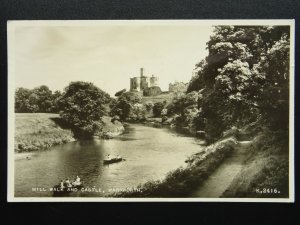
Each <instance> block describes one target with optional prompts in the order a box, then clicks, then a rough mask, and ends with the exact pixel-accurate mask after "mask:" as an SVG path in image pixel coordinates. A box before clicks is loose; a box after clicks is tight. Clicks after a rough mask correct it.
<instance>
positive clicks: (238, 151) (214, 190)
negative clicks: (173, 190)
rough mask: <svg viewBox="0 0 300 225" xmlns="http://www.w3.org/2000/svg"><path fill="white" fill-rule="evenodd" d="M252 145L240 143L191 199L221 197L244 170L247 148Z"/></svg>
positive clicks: (247, 142) (248, 142) (246, 142)
mask: <svg viewBox="0 0 300 225" xmlns="http://www.w3.org/2000/svg"><path fill="white" fill-rule="evenodd" d="M250 143H251V141H240V142H239V144H238V145H237V146H236V148H235V150H234V152H233V153H232V155H231V156H230V157H229V158H227V159H226V160H225V161H224V162H223V163H222V165H221V166H219V167H218V168H217V169H216V170H215V172H213V173H212V174H211V175H210V177H209V178H208V179H207V180H206V181H205V182H204V183H203V184H202V185H201V187H199V189H198V190H196V191H195V192H193V193H192V195H191V197H197V198H218V197H220V196H221V195H222V194H223V192H224V191H225V190H226V189H227V187H228V186H229V185H230V183H231V182H232V181H233V179H234V177H235V176H236V175H237V174H238V173H239V172H240V170H241V169H242V167H243V161H244V159H245V157H246V147H247V146H248V145H249V144H250Z"/></svg>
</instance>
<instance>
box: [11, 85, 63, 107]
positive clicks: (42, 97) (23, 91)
mask: <svg viewBox="0 0 300 225" xmlns="http://www.w3.org/2000/svg"><path fill="white" fill-rule="evenodd" d="M61 95H62V94H61V92H60V91H55V92H52V91H51V90H50V89H49V87H47V86H46V85H42V86H39V87H36V88H33V89H27V88H22V87H20V88H17V90H16V91H15V112H16V113H58V112H59V108H58V104H57V101H58V99H59V98H60V97H61Z"/></svg>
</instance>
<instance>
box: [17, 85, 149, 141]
mask: <svg viewBox="0 0 300 225" xmlns="http://www.w3.org/2000/svg"><path fill="white" fill-rule="evenodd" d="M150 109H152V106H151V107H150V108H149V107H148V110H150ZM146 111H147V107H146V106H145V105H143V104H142V96H141V95H140V94H139V93H136V92H126V90H122V91H119V92H117V93H116V98H112V97H110V95H109V94H107V93H106V92H104V91H103V90H101V89H100V88H98V87H97V86H95V85H94V84H93V83H90V82H81V81H76V82H71V83H70V84H69V85H68V86H67V87H65V89H64V91H63V92H62V93H61V92H59V91H55V92H52V91H51V90H50V89H49V88H48V87H47V86H45V85H42V86H40V87H36V88H33V89H26V88H18V89H17V90H16V92H15V112H16V113H59V114H60V117H61V119H62V120H63V121H64V122H66V123H67V124H68V125H69V126H71V127H72V128H73V131H75V132H76V134H77V135H80V136H81V137H90V136H93V135H96V134H97V133H99V132H101V131H102V128H103V122H102V121H101V118H102V117H103V116H111V117H112V121H116V120H118V121H131V122H134V121H143V120H144V119H145V113H146Z"/></svg>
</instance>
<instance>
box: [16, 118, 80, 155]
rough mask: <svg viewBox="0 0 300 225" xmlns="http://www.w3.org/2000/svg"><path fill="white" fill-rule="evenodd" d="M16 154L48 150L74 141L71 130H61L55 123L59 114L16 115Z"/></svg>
mask: <svg viewBox="0 0 300 225" xmlns="http://www.w3.org/2000/svg"><path fill="white" fill-rule="evenodd" d="M15 115H16V117H15V152H29V151H36V150H42V149H47V148H49V147H51V146H54V145H59V144H63V143H67V142H70V141H73V140H74V138H73V133H72V131H71V130H70V129H63V128H61V127H60V126H59V125H58V124H57V123H56V122H55V121H57V120H58V119H59V115H58V114H50V113H16V114H15Z"/></svg>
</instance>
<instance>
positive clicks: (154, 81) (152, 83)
mask: <svg viewBox="0 0 300 225" xmlns="http://www.w3.org/2000/svg"><path fill="white" fill-rule="evenodd" d="M155 86H158V77H155V76H154V75H152V77H150V87H155Z"/></svg>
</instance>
